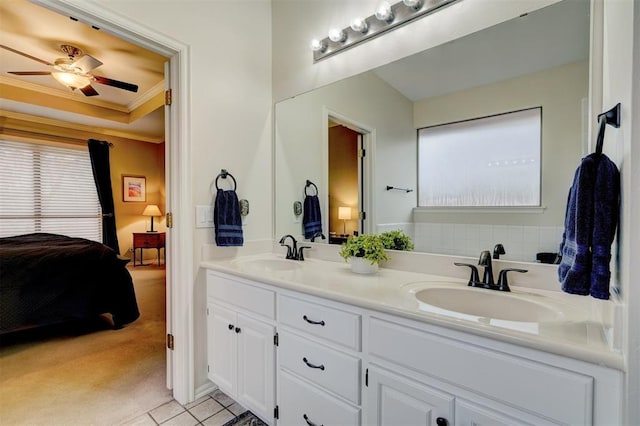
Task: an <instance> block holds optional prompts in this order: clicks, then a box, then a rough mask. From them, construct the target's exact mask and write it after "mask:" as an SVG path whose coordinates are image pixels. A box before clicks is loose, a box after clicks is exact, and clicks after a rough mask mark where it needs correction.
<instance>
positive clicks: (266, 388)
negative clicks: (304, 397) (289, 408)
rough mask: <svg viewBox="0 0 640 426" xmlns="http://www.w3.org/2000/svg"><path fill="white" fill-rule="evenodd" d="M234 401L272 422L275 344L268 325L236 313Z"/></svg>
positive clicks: (273, 330)
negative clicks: (236, 363) (235, 380)
mask: <svg viewBox="0 0 640 426" xmlns="http://www.w3.org/2000/svg"><path fill="white" fill-rule="evenodd" d="M237 326H238V333H237V338H238V401H240V402H241V403H243V404H245V405H246V406H247V408H250V409H251V410H252V411H253V412H254V413H255V414H257V415H259V416H260V417H262V418H263V419H269V422H270V423H273V409H274V407H275V346H274V344H273V335H274V333H275V328H274V327H273V326H272V325H269V324H265V323H263V322H261V321H256V320H254V319H251V318H249V317H246V316H244V315H242V314H238V321H237Z"/></svg>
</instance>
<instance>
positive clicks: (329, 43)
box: [311, 0, 458, 62]
mask: <svg viewBox="0 0 640 426" xmlns="http://www.w3.org/2000/svg"><path fill="white" fill-rule="evenodd" d="M456 1H458V0H401V1H398V2H397V3H394V4H390V3H388V2H386V1H385V2H383V3H381V4H380V5H379V6H378V8H377V9H376V12H375V13H374V14H373V15H371V16H368V17H367V18H361V17H358V18H355V19H354V20H352V21H351V25H350V26H348V27H346V28H344V29H342V30H340V29H339V28H333V29H331V30H330V31H329V36H328V37H326V38H324V39H322V40H318V39H314V40H312V42H311V50H312V51H313V61H314V62H317V61H319V60H321V59H324V58H326V57H327V56H331V55H334V54H336V53H338V52H340V51H342V50H344V49H347V48H349V47H352V46H355V45H356V44H358V43H361V42H363V41H366V40H369V39H370V38H372V37H377V36H379V35H381V34H382V33H384V32H386V31H390V30H392V29H395V28H397V27H399V26H400V25H404V24H406V23H408V22H411V21H413V20H414V19H417V18H421V17H423V16H425V15H427V14H429V13H431V12H435V11H436V10H438V9H440V8H442V7H443V6H446V5H448V4H450V3H454V2H456Z"/></svg>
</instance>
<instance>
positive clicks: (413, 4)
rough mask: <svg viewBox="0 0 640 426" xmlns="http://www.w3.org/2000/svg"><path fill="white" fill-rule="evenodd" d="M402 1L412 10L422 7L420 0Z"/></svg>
mask: <svg viewBox="0 0 640 426" xmlns="http://www.w3.org/2000/svg"><path fill="white" fill-rule="evenodd" d="M402 3H404V5H405V6H407V7H410V8H412V9H414V10H418V9H420V8H421V7H422V0H402Z"/></svg>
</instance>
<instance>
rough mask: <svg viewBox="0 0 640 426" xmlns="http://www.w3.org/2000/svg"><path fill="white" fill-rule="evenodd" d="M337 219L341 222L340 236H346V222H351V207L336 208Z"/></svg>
mask: <svg viewBox="0 0 640 426" xmlns="http://www.w3.org/2000/svg"><path fill="white" fill-rule="evenodd" d="M338 219H340V220H342V221H343V225H342V235H347V220H351V207H338Z"/></svg>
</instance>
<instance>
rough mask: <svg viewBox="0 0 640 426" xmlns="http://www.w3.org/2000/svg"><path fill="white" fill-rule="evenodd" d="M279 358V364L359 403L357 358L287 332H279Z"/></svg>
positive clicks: (358, 365)
mask: <svg viewBox="0 0 640 426" xmlns="http://www.w3.org/2000/svg"><path fill="white" fill-rule="evenodd" d="M278 358H279V362H280V367H281V368H286V369H288V370H290V371H292V372H294V373H296V374H298V375H300V376H302V377H304V378H305V379H308V380H310V381H312V382H314V383H317V384H318V385H320V386H322V387H324V388H326V389H329V390H331V391H332V392H335V393H336V394H338V395H340V396H342V397H344V398H346V399H348V400H349V401H351V402H353V403H354V404H359V403H360V359H359V358H355V357H353V356H350V355H347V354H344V353H342V352H338V351H336V350H333V349H330V348H328V347H327V346H325V345H322V344H318V343H315V342H313V341H311V340H307V339H305V338H302V337H299V336H297V335H295V334H293V333H287V332H280V339H279V349H278Z"/></svg>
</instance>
